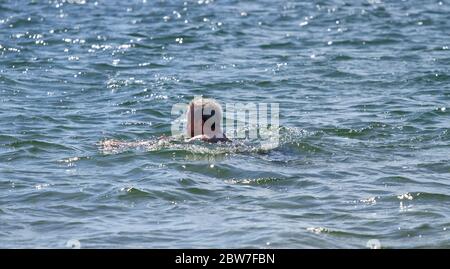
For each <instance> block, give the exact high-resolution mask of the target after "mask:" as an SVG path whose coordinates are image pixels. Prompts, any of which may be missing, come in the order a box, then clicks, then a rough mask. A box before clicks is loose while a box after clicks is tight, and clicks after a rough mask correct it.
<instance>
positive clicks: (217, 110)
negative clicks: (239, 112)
mask: <svg viewBox="0 0 450 269" xmlns="http://www.w3.org/2000/svg"><path fill="white" fill-rule="evenodd" d="M196 106H199V107H200V106H201V115H202V134H203V125H204V124H205V122H206V121H207V120H209V119H211V118H212V117H214V116H216V114H217V116H218V120H219V121H220V120H221V119H222V118H221V117H222V107H221V106H220V104H219V103H218V102H217V101H215V100H214V99H207V98H197V99H194V100H192V101H191V102H190V103H189V112H188V115H189V117H190V118H189V119H188V120H189V121H190V123H191V126H190V127H191V129H190V130H188V132H189V134H190V136H191V137H193V136H194V133H195V127H194V124H195V121H194V114H195V113H194V108H195V107H196ZM207 108H208V110H209V111H210V112H211V113H210V114H209V115H208V114H205V110H206V109H207ZM211 130H212V131H216V123H215V122H214V123H213V124H212V125H211Z"/></svg>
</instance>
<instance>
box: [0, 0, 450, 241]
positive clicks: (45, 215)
mask: <svg viewBox="0 0 450 269" xmlns="http://www.w3.org/2000/svg"><path fill="white" fill-rule="evenodd" d="M449 48H450V1H449V0H442V1H439V0H431V1H419V0H407V1H394V0H392V1H388V0H369V1H363V0H358V1H338V0H336V1H325V0H321V1H283V0H281V1H273V0H259V1H233V0H215V1H213V0H198V1H175V0H166V1H162V0H159V1H153V0H146V1H145V0H140V1H137V0H135V1H118V0H97V1H90V0H85V1H84V0H78V1H75V0H72V1H69V0H66V1H62V0H42V1H40V0H34V1H32V0H28V1H27V0H1V1H0V108H1V109H0V248H67V247H69V248H70V247H81V248H367V247H381V248H450V132H449V127H450V73H449V72H450V50H449ZM200 95H202V96H205V97H209V98H215V99H216V100H218V101H219V102H220V103H221V104H223V105H225V104H226V103H237V102H241V103H251V102H252V103H278V104H279V108H280V126H279V128H278V130H277V133H278V134H279V136H280V137H279V139H280V140H279V141H280V143H279V145H278V146H277V147H273V148H270V149H263V148H261V147H259V146H258V144H257V143H254V142H255V141H246V140H242V141H238V143H237V144H236V143H235V144H232V145H214V144H207V143H174V144H172V143H169V144H163V145H160V146H156V147H122V148H121V150H105V149H104V148H102V146H101V145H102V141H105V140H110V139H114V140H116V141H123V142H125V143H132V142H137V141H157V139H158V137H160V136H163V135H165V136H168V135H170V134H171V123H172V122H173V120H174V116H173V115H172V114H171V109H172V106H173V105H174V104H177V103H187V102H189V101H190V100H192V98H193V97H194V96H200Z"/></svg>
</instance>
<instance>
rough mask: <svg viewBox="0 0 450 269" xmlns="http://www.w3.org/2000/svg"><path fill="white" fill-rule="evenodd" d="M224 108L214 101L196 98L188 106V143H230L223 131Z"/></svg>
mask: <svg viewBox="0 0 450 269" xmlns="http://www.w3.org/2000/svg"><path fill="white" fill-rule="evenodd" d="M222 115H223V112H222V107H221V106H220V104H219V103H218V102H217V101H216V100H214V99H208V98H196V99H194V100H192V101H191V102H190V103H189V105H188V110H187V113H186V116H187V119H186V120H187V124H186V136H187V138H188V142H190V141H194V140H201V141H205V142H209V143H217V142H229V141H230V140H229V139H228V138H227V137H226V136H225V134H224V132H223V130H222Z"/></svg>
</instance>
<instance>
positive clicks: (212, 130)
mask: <svg viewBox="0 0 450 269" xmlns="http://www.w3.org/2000/svg"><path fill="white" fill-rule="evenodd" d="M222 115H223V112H222V107H221V106H220V104H219V103H218V102H217V101H215V100H214V99H208V98H196V99H194V100H192V101H191V102H190V103H189V104H188V107H187V113H186V117H187V118H186V122H187V124H186V134H185V138H186V139H185V141H186V142H192V141H204V142H208V143H218V142H229V141H231V140H230V139H228V138H227V137H226V136H225V134H224V132H223V130H222ZM171 141H177V139H176V138H175V137H167V136H161V137H159V138H158V139H157V140H148V141H136V142H126V141H118V140H113V139H109V140H104V141H102V142H100V147H101V148H102V150H104V151H116V150H121V149H127V148H139V147H143V148H153V147H158V146H163V145H164V144H165V143H169V142H171Z"/></svg>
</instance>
